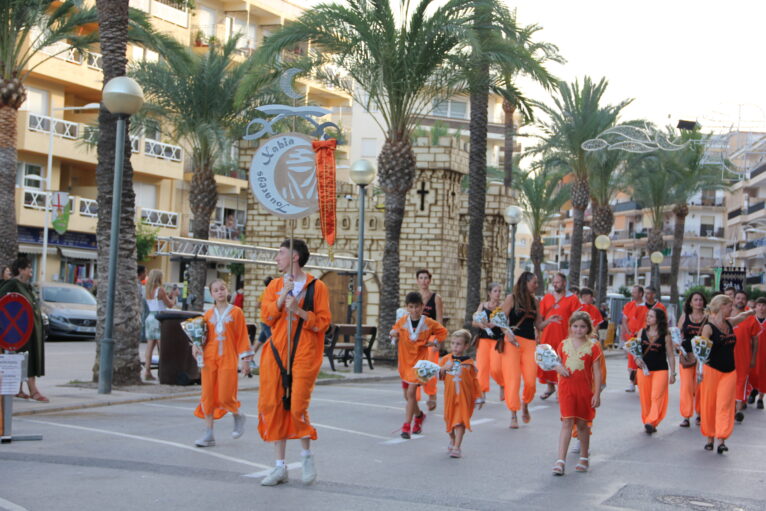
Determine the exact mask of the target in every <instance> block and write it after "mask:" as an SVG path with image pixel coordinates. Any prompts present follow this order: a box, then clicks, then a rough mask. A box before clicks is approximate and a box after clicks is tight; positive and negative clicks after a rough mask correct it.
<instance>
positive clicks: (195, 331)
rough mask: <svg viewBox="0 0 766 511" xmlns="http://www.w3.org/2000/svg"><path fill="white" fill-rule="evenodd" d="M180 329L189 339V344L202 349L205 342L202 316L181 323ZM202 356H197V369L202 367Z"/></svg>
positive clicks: (205, 334)
mask: <svg viewBox="0 0 766 511" xmlns="http://www.w3.org/2000/svg"><path fill="white" fill-rule="evenodd" d="M181 329H182V330H183V331H184V333H185V334H186V337H188V338H189V342H190V343H191V344H193V345H194V346H197V347H199V348H202V347H203V346H204V345H205V343H206V342H207V321H205V318H204V317H203V316H197V317H196V318H189V319H187V320H186V321H182V322H181ZM204 366H205V363H204V361H203V358H202V355H197V367H204Z"/></svg>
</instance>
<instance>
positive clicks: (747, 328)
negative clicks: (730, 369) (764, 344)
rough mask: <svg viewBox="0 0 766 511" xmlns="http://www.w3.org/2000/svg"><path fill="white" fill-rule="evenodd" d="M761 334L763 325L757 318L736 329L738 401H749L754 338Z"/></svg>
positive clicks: (742, 323) (735, 352)
mask: <svg viewBox="0 0 766 511" xmlns="http://www.w3.org/2000/svg"><path fill="white" fill-rule="evenodd" d="M760 332H761V325H760V324H759V323H758V321H756V319H755V316H750V317H749V318H747V319H746V320H744V321H742V322H741V323H739V324H738V325H737V326H735V327H734V335H735V336H736V337H737V343H736V344H735V345H734V365H735V367H736V371H737V394H736V396H737V401H744V400H746V399H747V384H748V379H749V377H750V362H751V361H752V360H753V337H757V336H758V334H760Z"/></svg>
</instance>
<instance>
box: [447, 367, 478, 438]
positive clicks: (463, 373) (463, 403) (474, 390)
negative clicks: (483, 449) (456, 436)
mask: <svg viewBox="0 0 766 511" xmlns="http://www.w3.org/2000/svg"><path fill="white" fill-rule="evenodd" d="M461 358H462V357H461ZM449 360H453V365H452V368H450V369H449V370H447V371H445V373H444V424H445V426H446V427H447V433H451V432H452V430H453V429H455V427H456V426H461V425H462V426H465V429H467V430H468V431H470V430H471V416H472V415H473V409H474V405H475V404H476V400H477V399H480V398H481V388H480V386H479V378H478V374H479V371H478V370H477V369H476V365H475V364H474V362H473V360H471V359H470V358H468V359H466V360H462V361H461V360H459V359H456V358H454V357H453V356H452V354H450V355H447V356H445V357H442V359H441V360H439V365H440V366H443V365H444V364H446V363H447V361H449Z"/></svg>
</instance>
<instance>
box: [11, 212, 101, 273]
mask: <svg viewBox="0 0 766 511" xmlns="http://www.w3.org/2000/svg"><path fill="white" fill-rule="evenodd" d="M18 236H19V253H22V254H26V255H27V256H28V257H29V258H30V260H31V261H32V265H33V270H34V273H33V275H34V279H35V280H37V279H38V278H39V276H40V266H41V265H42V253H43V230H42V229H41V228H39V227H28V226H18ZM97 254H98V252H97V250H96V235H95V234H91V233H84V232H73V231H72V232H66V233H64V234H59V233H57V232H56V231H54V230H52V229H49V230H48V254H47V271H46V273H47V280H53V281H58V282H69V283H72V284H81V285H83V286H85V287H87V288H90V287H92V284H93V281H94V280H95V279H96V258H97Z"/></svg>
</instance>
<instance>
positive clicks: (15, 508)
mask: <svg viewBox="0 0 766 511" xmlns="http://www.w3.org/2000/svg"><path fill="white" fill-rule="evenodd" d="M0 507H1V508H3V509H5V510H7V511H29V510H28V509H27V508H25V507H22V506H20V505H18V504H14V503H13V502H11V501H10V500H5V499H4V498H2V497H0Z"/></svg>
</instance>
